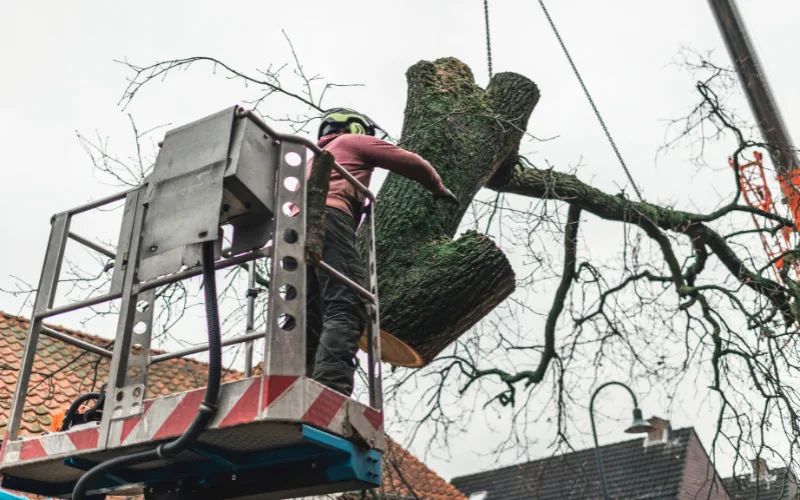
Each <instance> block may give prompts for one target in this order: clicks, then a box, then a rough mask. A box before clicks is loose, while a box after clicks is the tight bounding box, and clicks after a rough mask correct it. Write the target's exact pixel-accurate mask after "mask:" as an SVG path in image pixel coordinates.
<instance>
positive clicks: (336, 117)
mask: <svg viewBox="0 0 800 500" xmlns="http://www.w3.org/2000/svg"><path fill="white" fill-rule="evenodd" d="M377 128H378V126H377V125H376V124H375V122H373V121H372V120H371V119H370V118H369V117H368V116H367V115H365V114H362V113H359V112H358V111H355V110H352V109H350V108H333V109H329V110H328V111H326V112H325V114H324V115H322V123H320V124H319V137H318V138H322V137H325V136H326V135H329V134H333V133H337V132H343V133H345V134H366V135H375V129H377Z"/></svg>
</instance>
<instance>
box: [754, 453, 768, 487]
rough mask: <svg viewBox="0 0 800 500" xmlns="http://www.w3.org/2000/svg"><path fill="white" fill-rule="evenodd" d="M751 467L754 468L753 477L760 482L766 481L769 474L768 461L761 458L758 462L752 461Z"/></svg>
mask: <svg viewBox="0 0 800 500" xmlns="http://www.w3.org/2000/svg"><path fill="white" fill-rule="evenodd" d="M750 465H751V466H752V467H753V477H754V478H758V480H760V481H761V480H766V479H767V474H769V467H767V461H766V460H764V459H763V458H761V457H759V458H758V459H757V460H750Z"/></svg>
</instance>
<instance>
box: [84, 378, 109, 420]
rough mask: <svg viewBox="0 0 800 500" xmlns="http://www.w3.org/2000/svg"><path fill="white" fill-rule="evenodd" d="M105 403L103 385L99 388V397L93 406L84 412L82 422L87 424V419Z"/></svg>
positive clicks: (104, 387)
mask: <svg viewBox="0 0 800 500" xmlns="http://www.w3.org/2000/svg"><path fill="white" fill-rule="evenodd" d="M105 402H106V386H105V385H104V386H103V387H101V388H100V397H98V398H97V401H95V403H94V406H92V407H91V408H89V409H88V410H86V412H85V413H84V414H83V417H84V420H85V421H86V422H88V421H89V419H91V418H92V416H93V415H94V414H95V412H97V410H99V409H100V407H102V406H103V404H104V403H105Z"/></svg>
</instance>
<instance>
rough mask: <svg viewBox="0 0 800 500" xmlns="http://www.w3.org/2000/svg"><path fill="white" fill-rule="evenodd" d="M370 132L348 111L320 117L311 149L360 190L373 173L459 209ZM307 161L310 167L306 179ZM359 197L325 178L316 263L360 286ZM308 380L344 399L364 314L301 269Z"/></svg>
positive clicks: (436, 180)
mask: <svg viewBox="0 0 800 500" xmlns="http://www.w3.org/2000/svg"><path fill="white" fill-rule="evenodd" d="M376 129H377V127H376V125H375V123H374V122H373V121H372V120H370V119H369V117H367V116H366V115H363V114H361V113H358V112H356V111H353V110H351V109H347V108H336V109H332V110H330V111H327V112H326V113H325V114H324V116H323V117H322V123H321V124H320V127H319V142H318V143H317V145H318V146H319V147H320V148H321V149H323V150H325V151H329V152H330V153H331V154H332V155H333V156H334V158H335V159H336V162H337V163H338V164H339V165H341V166H342V167H343V168H344V169H345V170H347V171H348V172H349V173H351V174H352V175H353V176H354V177H355V178H356V179H358V180H359V181H360V182H361V183H362V184H363V185H365V186H369V181H370V177H371V176H372V171H373V169H374V168H375V167H382V168H385V169H387V170H389V171H391V172H394V173H396V174H400V175H402V176H404V177H407V178H409V179H412V180H414V181H416V182H418V183H419V184H420V185H421V186H422V187H424V188H425V189H427V190H428V191H430V192H431V193H433V196H434V197H436V198H446V199H449V200H451V201H453V202H455V203H458V198H456V197H455V195H453V193H451V192H450V190H449V189H447V188H446V187H445V186H444V184H443V183H442V179H441V177H439V174H438V173H436V170H434V168H433V167H432V166H431V164H430V163H428V162H427V161H425V160H424V159H423V158H422V157H420V156H419V155H417V154H415V153H412V152H410V151H406V150H405V149H403V148H400V147H398V146H395V145H393V144H390V143H388V142H386V141H384V140H381V139H378V138H377V137H374V136H375V131H376ZM312 166H313V161H312V162H309V166H308V169H307V176H308V175H310V174H311V168H312ZM363 198H364V196H363V195H362V194H361V193H359V192H358V191H357V190H356V188H355V186H353V185H352V184H350V183H349V182H348V181H347V179H345V178H344V177H342V176H341V174H339V173H338V172H336V171H335V170H333V171H331V177H330V185H329V188H328V198H327V200H326V203H325V204H326V207H325V243H324V247H323V251H322V260H323V261H325V262H326V263H327V264H329V265H330V266H331V267H333V268H334V269H336V270H337V271H339V272H340V273H342V274H344V275H345V276H347V277H348V278H350V279H351V280H353V281H355V282H356V283H358V284H359V285H361V286H365V279H364V276H365V275H364V264H363V263H362V259H361V257H360V254H359V252H358V250H357V249H356V229H357V227H358V223H359V222H360V220H361V215H362V210H363V205H362V203H363V201H362V200H363ZM307 294H308V295H307V299H308V306H307V313H306V315H307V328H308V333H307V352H306V363H307V375H308V376H310V377H311V378H313V379H314V380H316V381H318V382H320V383H321V384H323V385H326V386H328V387H330V388H331V389H334V390H336V391H339V392H341V393H342V394H344V395H346V396H349V395H350V394H351V393H352V392H353V377H354V372H355V368H356V363H355V356H356V351H358V341H359V338H360V337H361V333H362V331H363V330H364V327H365V325H366V307H365V304H364V302H363V299H362V298H361V297H360V296H359V295H358V294H357V293H356V292H355V291H353V290H351V289H350V288H348V287H347V286H346V285H343V284H342V283H340V282H339V281H337V280H336V279H331V277H330V276H329V275H328V273H326V272H325V271H323V270H321V269H318V268H315V267H309V268H308V287H307Z"/></svg>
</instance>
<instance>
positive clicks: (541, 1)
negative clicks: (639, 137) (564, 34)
mask: <svg viewBox="0 0 800 500" xmlns="http://www.w3.org/2000/svg"><path fill="white" fill-rule="evenodd" d="M484 1H485V2H488V0H484ZM539 5H541V6H542V10H543V11H544V15H545V17H547V21H548V22H549V23H550V27H551V28H552V29H553V33H555V35H556V38H558V43H559V44H560V45H561V49H562V50H563V51H564V54H565V55H566V56H567V60H568V61H569V64H570V66H572V71H574V72H575V76H577V77H578V82H580V84H581V87H582V88H583V92H584V94H586V98H587V99H589V104H591V105H592V109H593V110H594V114H595V115H596V116H597V119H598V120H599V121H600V126H602V127H603V132H605V133H606V137H607V138H608V142H610V143H611V147H612V148H613V149H614V153H615V154H616V155H617V159H618V160H619V163H620V165H622V169H623V170H625V175H627V176H628V180H629V181H630V183H631V186H632V187H633V190H634V191H635V192H636V195H637V196H638V197H639V201H642V202H644V198H643V197H642V193H640V192H639V188H638V187H637V186H636V183H635V182H634V181H633V176H632V175H631V172H630V170H628V166H627V165H626V164H625V160H623V159H622V154H621V153H620V152H619V149H617V145H616V143H615V142H614V139H613V138H612V137H611V133H610V132H609V131H608V127H606V123H605V122H604V121H603V117H602V116H601V115H600V111H598V109H597V106H595V104H594V100H593V99H592V95H591V94H590V93H589V89H587V88H586V84H584V83H583V78H581V74H580V72H579V71H578V68H577V67H576V66H575V63H574V62H573V61H572V57H570V55H569V51H568V50H567V46H566V45H564V40H562V39H561V35H560V34H559V33H558V30H557V29H556V25H555V23H553V19H552V18H551V17H550V13H549V12H548V11H547V7H545V5H544V0H539ZM487 16H488V10H487ZM487 20H488V17H487ZM487 34H488V24H487ZM487 42H488V40H487ZM489 68H491V59H490V62H489Z"/></svg>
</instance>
